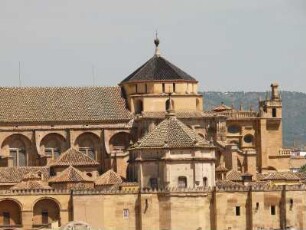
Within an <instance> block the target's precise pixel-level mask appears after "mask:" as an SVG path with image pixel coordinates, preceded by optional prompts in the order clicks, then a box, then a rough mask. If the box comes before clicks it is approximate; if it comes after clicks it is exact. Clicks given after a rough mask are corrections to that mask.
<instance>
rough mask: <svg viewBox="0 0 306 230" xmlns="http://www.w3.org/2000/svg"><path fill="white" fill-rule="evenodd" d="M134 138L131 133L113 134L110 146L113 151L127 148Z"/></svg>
mask: <svg viewBox="0 0 306 230" xmlns="http://www.w3.org/2000/svg"><path fill="white" fill-rule="evenodd" d="M131 140H132V138H131V135H130V134H129V133H125V132H120V133H117V134H115V135H114V136H112V138H111V139H110V141H109V146H110V150H111V151H120V150H121V151H122V150H126V149H127V148H128V147H129V145H130V141H131Z"/></svg>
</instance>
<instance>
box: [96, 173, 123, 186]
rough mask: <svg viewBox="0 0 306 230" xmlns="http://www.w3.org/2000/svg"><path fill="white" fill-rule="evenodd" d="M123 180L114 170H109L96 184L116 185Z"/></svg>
mask: <svg viewBox="0 0 306 230" xmlns="http://www.w3.org/2000/svg"><path fill="white" fill-rule="evenodd" d="M122 182H123V180H122V178H121V176H120V175H119V174H117V173H116V172H114V171H113V170H108V171H107V172H105V173H104V174H102V175H101V176H99V177H98V178H97V179H96V180H95V185H114V184H121V183H122Z"/></svg>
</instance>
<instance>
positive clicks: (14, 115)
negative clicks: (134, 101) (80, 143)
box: [0, 87, 131, 123]
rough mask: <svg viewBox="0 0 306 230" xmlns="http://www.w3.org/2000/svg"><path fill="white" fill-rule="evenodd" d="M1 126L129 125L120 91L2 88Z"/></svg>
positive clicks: (93, 88) (66, 88) (116, 88)
mask: <svg viewBox="0 0 306 230" xmlns="http://www.w3.org/2000/svg"><path fill="white" fill-rule="evenodd" d="M0 111H1V113H0V122H4V123H10V122H11V123H16V122H25V123H31V122H36V123H37V122H99V121H103V122H106V121H109V122H117V121H127V120H129V119H131V113H130V112H129V111H128V109H127V108H126V104H125V100H124V98H123V97H122V95H121V89H120V87H21V88H18V87H14V88H10V87H5V88H1V87H0Z"/></svg>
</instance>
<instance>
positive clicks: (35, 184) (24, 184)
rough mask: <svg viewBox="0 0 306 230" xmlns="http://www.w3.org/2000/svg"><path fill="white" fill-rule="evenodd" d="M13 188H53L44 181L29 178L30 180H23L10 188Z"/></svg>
mask: <svg viewBox="0 0 306 230" xmlns="http://www.w3.org/2000/svg"><path fill="white" fill-rule="evenodd" d="M10 189H11V190H23V189H52V188H51V187H50V186H49V185H47V184H46V183H45V182H43V181H39V180H37V181H35V180H28V181H21V182H19V183H17V184H16V185H14V186H13V187H11V188H10Z"/></svg>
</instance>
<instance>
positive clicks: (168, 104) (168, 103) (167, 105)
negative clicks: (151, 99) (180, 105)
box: [166, 99, 174, 111]
mask: <svg viewBox="0 0 306 230" xmlns="http://www.w3.org/2000/svg"><path fill="white" fill-rule="evenodd" d="M171 105H172V108H173V109H174V101H173V100H171ZM169 109H170V99H168V100H167V101H166V111H168V110H169Z"/></svg>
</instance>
